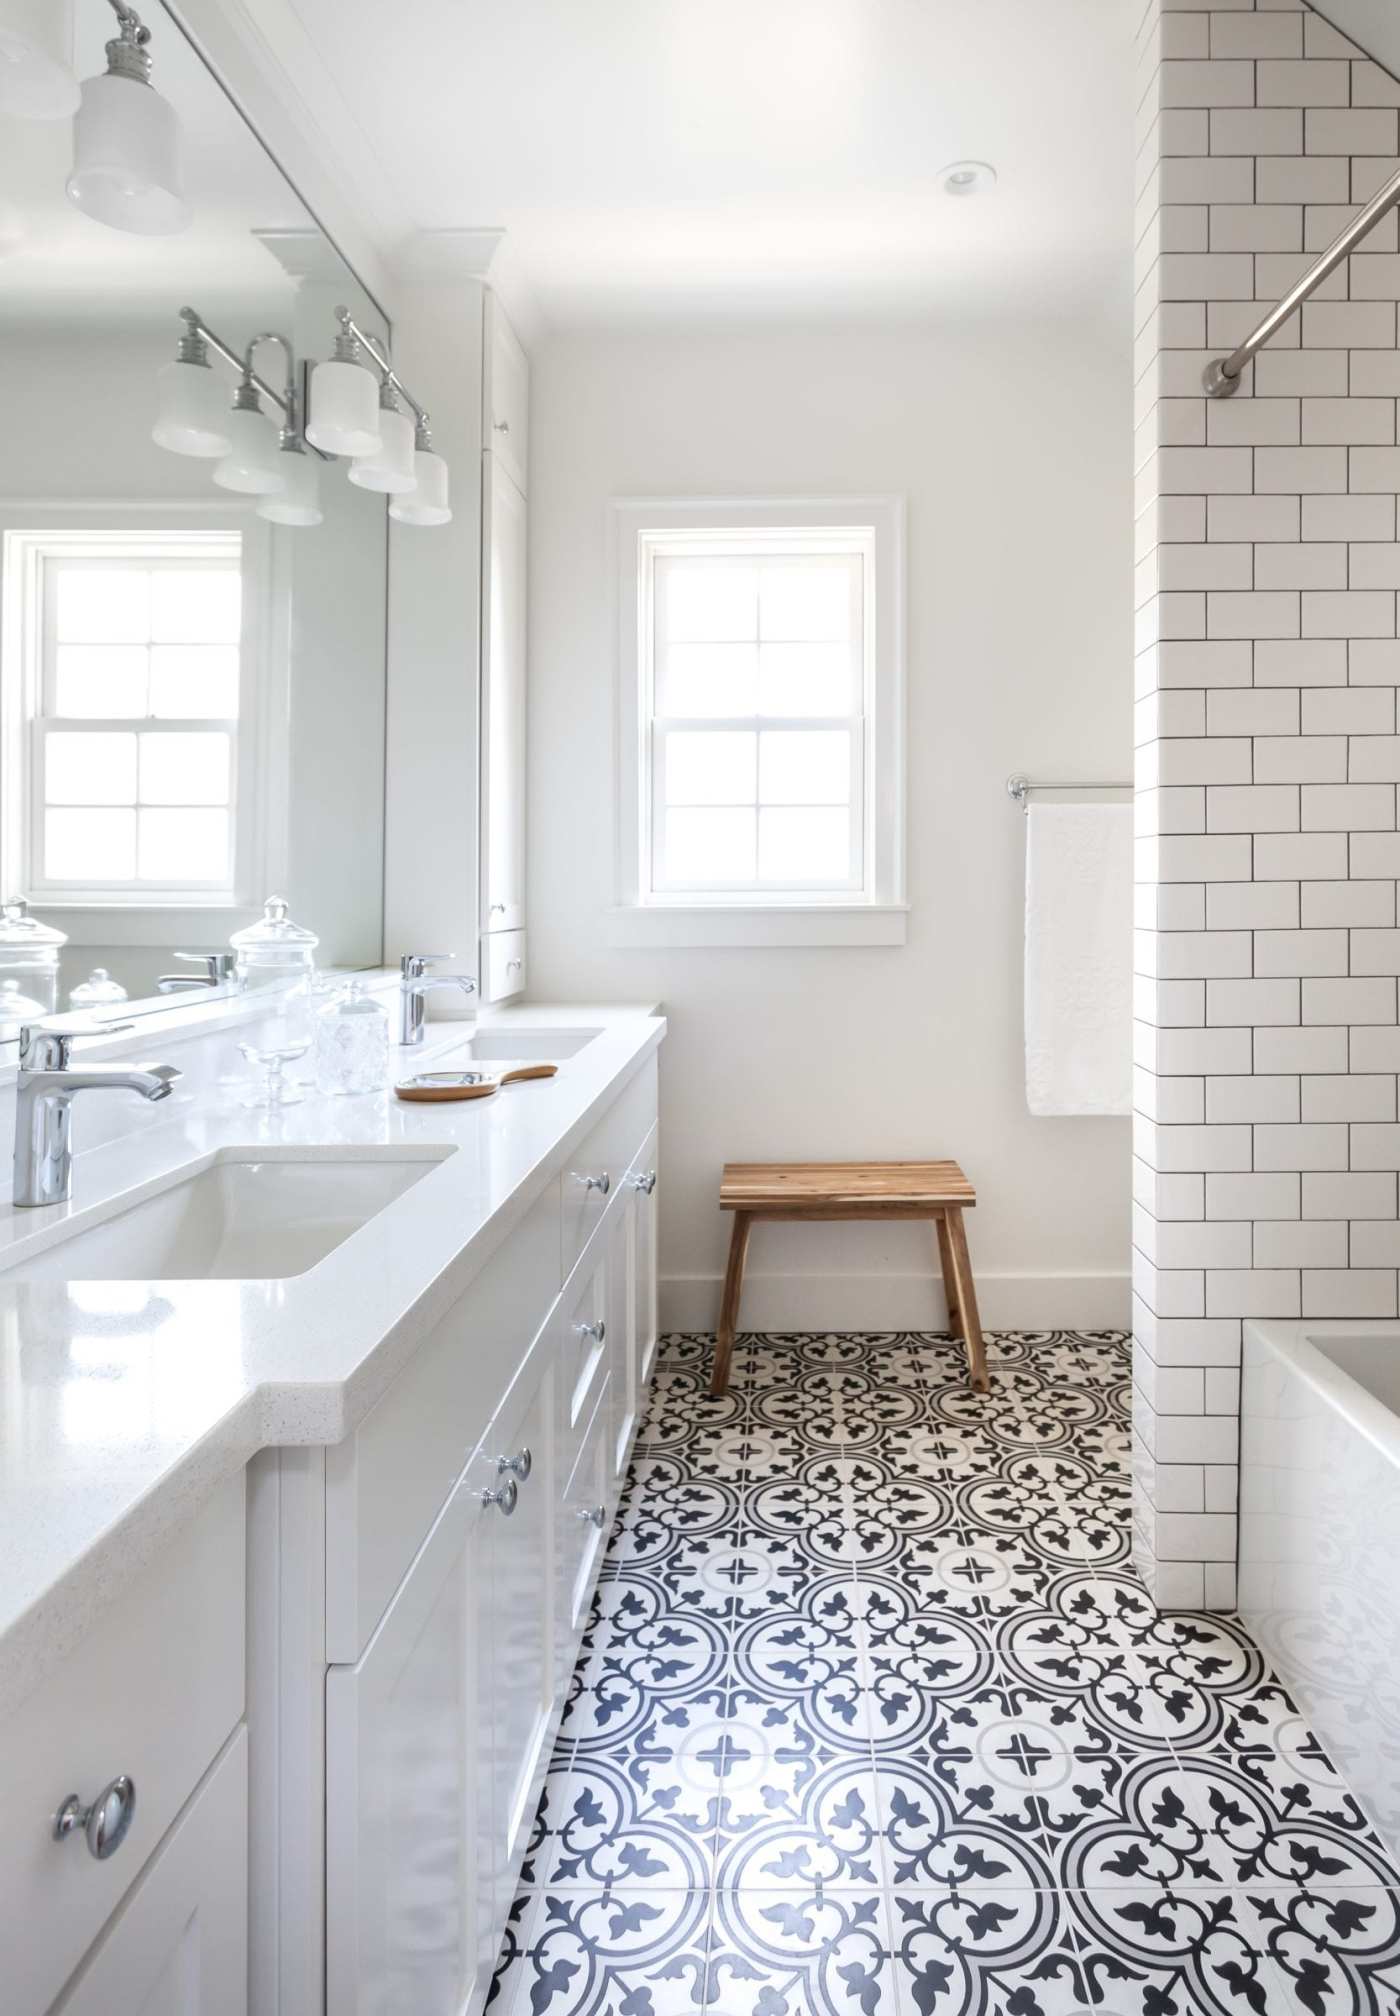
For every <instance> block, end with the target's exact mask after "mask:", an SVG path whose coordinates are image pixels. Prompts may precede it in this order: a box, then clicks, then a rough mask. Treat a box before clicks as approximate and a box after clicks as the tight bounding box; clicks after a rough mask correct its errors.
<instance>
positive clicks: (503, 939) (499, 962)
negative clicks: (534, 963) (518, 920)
mask: <svg viewBox="0 0 1400 2016" xmlns="http://www.w3.org/2000/svg"><path fill="white" fill-rule="evenodd" d="M481 955H482V985H483V987H484V989H485V991H484V993H483V996H482V999H483V1000H484V1001H486V1002H487V1003H490V1002H492V1001H507V1000H509V999H510V997H511V995H512V994H523V993H524V991H525V983H526V980H527V979H528V977H529V968H528V967H527V966H526V964H525V933H524V932H523V931H492V932H490V933H489V935H488V936H487V937H485V938H483V940H482V941H481Z"/></svg>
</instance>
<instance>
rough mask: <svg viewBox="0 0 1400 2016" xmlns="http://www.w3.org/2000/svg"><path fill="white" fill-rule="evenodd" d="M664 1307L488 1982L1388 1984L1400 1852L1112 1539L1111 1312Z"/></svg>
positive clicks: (1331, 2013)
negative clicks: (794, 1331) (983, 1359)
mask: <svg viewBox="0 0 1400 2016" xmlns="http://www.w3.org/2000/svg"><path fill="white" fill-rule="evenodd" d="M989 1343H990V1353H991V1359H992V1392H991V1394H990V1396H989V1397H980V1396H978V1395H977V1394H974V1393H973V1392H972V1391H971V1390H970V1389H969V1387H968V1385H967V1382H966V1378H965V1376H964V1373H963V1369H962V1361H961V1354H960V1352H959V1351H958V1350H956V1349H955V1348H953V1347H952V1346H950V1345H949V1344H948V1342H947V1341H946V1340H941V1339H938V1338H931V1337H915V1336H908V1335H878V1336H861V1337H852V1336H834V1335H827V1336H818V1335H804V1336H796V1337H783V1338H747V1339H745V1338H741V1339H740V1341H739V1346H738V1349H737V1350H736V1353H735V1359H734V1371H733V1384H732V1387H731V1390H730V1392H729V1394H728V1395H727V1396H726V1397H725V1398H724V1399H722V1400H711V1399H710V1398H709V1397H708V1395H707V1392H706V1382H707V1377H708V1369H709V1353H710V1339H708V1338H703V1337H695V1336H679V1337H673V1338H668V1339H667V1340H665V1342H664V1344H663V1347H662V1358H661V1362H660V1364H659V1367H658V1371H657V1375H656V1380H655V1385H654V1389H653V1393H652V1398H651V1405H650V1410H649V1413H648V1416H647V1419H646V1421H645V1422H644V1424H643V1427H642V1432H641V1435H640V1438H639V1440H638V1443H637V1447H636V1453H635V1459H634V1463H633V1469H632V1474H631V1476H630V1478H629V1480H628V1484H627V1489H626V1492H625V1495H624V1498H623V1502H622V1506H621V1510H620V1513H619V1517H618V1520H617V1523H616V1526H615V1529H614V1532H613V1536H612V1542H611V1546H610V1548H609V1552H608V1557H607V1562H606V1566H605V1568H604V1571H603V1579H602V1582H601V1584H600V1587H599V1590H598V1596H597V1601H596V1604H595V1609H594V1615H593V1619H592V1623H591V1625H590V1629H589V1632H588V1635H587V1638H586V1640H585V1644H584V1649H583V1654H582V1657H581V1659H580V1661H579V1665H578V1668H577V1671H576V1674H575V1677H574V1684H573V1691H572V1694H571V1698H570V1701H569V1705H568V1708H567V1710H566V1712H565V1716H564V1720H563V1725H562V1727H561V1730H560V1734H559V1741H558V1745H557V1748H556V1750H555V1754H554V1757H553V1760H552V1764H551V1769H550V1774H549V1777H548V1780H547V1783H546V1786H545V1790H544V1796H543V1799H542V1801H541V1805H540V1812H539V1817H538V1820H537V1823H536V1828H535V1834H534V1838H533V1840H532V1842H531V1848H530V1854H529V1858H528V1860H527V1862H526V1865H525V1869H524V1872H523V1875H522V1879H521V1894H520V1896H519V1898H518V1899H517V1901H516V1904H515V1906H514V1909H513V1911H512V1915H511V1924H510V1930H509V1933H508V1937H507V1941H506V1948H505V1951H504V1953H503V1954H502V1958H501V1964H500V1968H499V1971H498V1973H497V1977H496V1981H495V1984H494V1989H493V1994H492V2000H491V2004H490V2007H491V2008H492V2009H493V2011H495V2012H496V2016H682V2012H686V2016H693V2012H695V2011H697V2010H705V2011H710V2012H712V2016H846V2012H851V2016H1070V2012H1078V2011H1082V2010H1088V2009H1093V2010H1102V2011H1105V2012H1112V2016H1119V2012H1121V2016H1203V2012H1218V2011H1230V2012H1235V2011H1241V2012H1245V2011H1248V2012H1255V2016H1274V2012H1275V2011H1277V2012H1280V2016H1287V2012H1293V2011H1307V2012H1309V2016H1353V2012H1356V2016H1359V2012H1363V2011H1364V2012H1376V2016H1381V2012H1391V2016H1394V2012H1400V1874H1397V1872H1396V1870H1395V1869H1394V1868H1393V1867H1392V1865H1391V1863H1390V1862H1389V1860H1388V1859H1387V1856H1386V1853H1385V1851H1384V1849H1383V1848H1382V1846H1381V1843H1380V1842H1379V1840H1378V1839H1377V1838H1376V1836H1375V1834H1374V1832H1373V1831H1372V1829H1371V1827H1370V1825H1369V1824H1368V1822H1367V1820H1366V1818H1365V1816H1364V1814H1363V1813H1362V1811H1361V1809H1360V1808H1359V1807H1358V1805H1357V1804H1356V1802H1355V1800H1354V1799H1353V1798H1352V1797H1351V1796H1350V1794H1349V1793H1348V1791H1347V1789H1346V1787H1345V1786H1344V1785H1343V1784H1342V1782H1341V1780H1340V1779H1339V1778H1338V1777H1337V1775H1336V1773H1335V1772H1334V1770H1333V1769H1332V1767H1331V1765H1330V1764H1329V1762H1328V1759H1327V1757H1326V1756H1325V1755H1324V1753H1323V1751H1322V1750H1321V1748H1320V1746H1319V1744H1318V1743H1317V1741H1316V1740H1315V1738H1314V1737H1313V1736H1312V1735H1311V1733H1310V1732H1309V1730H1308V1729H1307V1728H1306V1726H1305V1725H1304V1724H1303V1722H1302V1720H1301V1718H1300V1716H1299V1715H1298V1712H1297V1711H1296V1709H1295V1708H1294V1706H1293V1704H1292V1702H1291V1701H1290V1700H1289V1698H1288V1696H1287V1695H1286V1693H1285V1692H1284V1691H1283V1689H1282V1687H1281V1686H1280V1685H1279V1684H1278V1682H1277V1681H1276V1680H1274V1679H1273V1678H1272V1676H1271V1675H1270V1673H1269V1672H1268V1670H1267V1668H1266V1667H1265V1664H1264V1661H1263V1659H1262V1658H1261V1656H1260V1654H1259V1652H1258V1651H1257V1650H1256V1649H1255V1647H1254V1646H1253V1645H1252V1644H1251V1642H1250V1641H1249V1639H1248V1638H1247V1637H1246V1635H1245V1634H1244V1632H1243V1631H1242V1630H1241V1629H1240V1627H1239V1625H1238V1624H1236V1623H1235V1622H1234V1621H1232V1620H1230V1619H1227V1618H1221V1617H1205V1616H1199V1617H1198V1616H1180V1615H1173V1616H1167V1617H1162V1616H1159V1615H1158V1614H1157V1613H1156V1612H1155V1611H1154V1609H1153V1607H1152V1605H1151V1603H1150V1602H1149V1601H1148V1599H1147V1597H1146V1595H1145V1593H1144V1590H1143V1588H1142V1585H1141V1583H1140V1582H1139V1581H1138V1580H1137V1579H1136V1577H1135V1576H1134V1574H1133V1571H1132V1569H1131V1567H1130V1565H1129V1561H1128V1518H1129V1478H1128V1407H1129V1390H1130V1386H1129V1363H1128V1353H1127V1347H1126V1344H1125V1342H1124V1340H1123V1339H1122V1338H1121V1337H1120V1336H1117V1335H1109V1334H1099V1335H1084V1334H1074V1333H1068V1332H1046V1333H1037V1334H1030V1333H1017V1334H1012V1335H1007V1334H1003V1335H1000V1336H997V1337H995V1338H993V1339H991V1340H989Z"/></svg>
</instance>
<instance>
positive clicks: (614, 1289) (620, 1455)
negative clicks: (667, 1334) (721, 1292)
mask: <svg viewBox="0 0 1400 2016" xmlns="http://www.w3.org/2000/svg"><path fill="white" fill-rule="evenodd" d="M636 1213H637V1197H636V1192H635V1191H634V1190H633V1189H632V1188H631V1186H630V1185H626V1184H624V1186H623V1195H622V1197H621V1198H620V1199H619V1201H618V1205H617V1208H616V1209H615V1210H614V1212H613V1214H612V1222H611V1224H610V1225H609V1227H608V1235H607V1236H608V1306H609V1308H610V1309H611V1310H612V1311H613V1312H614V1320H613V1323H612V1326H611V1328H610V1329H609V1331H608V1343H609V1346H610V1352H609V1358H608V1378H609V1387H610V1393H611V1405H612V1435H611V1440H610V1447H609V1480H610V1491H609V1496H610V1499H615V1497H616V1495H617V1494H616V1489H615V1487H616V1484H617V1482H618V1481H619V1480H620V1478H621V1477H622V1475H623V1473H624V1471H625V1470H626V1468H627V1455H628V1451H629V1450H630V1448H631V1446H632V1431H633V1429H634V1428H635V1427H636V1425H637V1347H636V1335H637V1321H636V1316H637V1311H636V1296H635V1295H634V1293H633V1284H632V1242H633V1230H634V1223H635V1219H636Z"/></svg>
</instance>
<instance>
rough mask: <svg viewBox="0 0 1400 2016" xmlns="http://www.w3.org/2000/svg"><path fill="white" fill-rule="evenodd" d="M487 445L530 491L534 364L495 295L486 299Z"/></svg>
mask: <svg viewBox="0 0 1400 2016" xmlns="http://www.w3.org/2000/svg"><path fill="white" fill-rule="evenodd" d="M485 362H486V401H485V405H486V411H485V415H484V418H485V422H486V430H485V443H486V446H487V447H488V448H489V449H490V450H491V451H492V453H493V454H495V455H497V456H499V457H500V460H501V462H502V463H503V464H504V466H505V468H506V469H507V471H508V472H509V474H510V477H511V480H512V481H513V482H514V484H515V486H516V488H517V489H518V490H522V491H525V492H527V493H528V491H529V488H530V481H529V466H530V363H529V359H528V358H527V357H526V355H525V352H524V351H523V350H522V349H521V347H520V339H519V337H518V336H517V335H516V333H515V331H514V330H513V329H512V328H511V326H510V323H509V322H508V321H507V320H506V317H505V311H504V310H503V308H502V307H501V304H500V302H499V301H498V300H497V299H496V297H495V295H494V294H492V293H490V292H489V291H488V293H487V296H486V359H485Z"/></svg>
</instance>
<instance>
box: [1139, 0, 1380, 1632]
mask: <svg viewBox="0 0 1400 2016" xmlns="http://www.w3.org/2000/svg"><path fill="white" fill-rule="evenodd" d="M1139 63H1140V72H1139V90H1140V103H1139V110H1138V122H1139V128H1138V146H1139V152H1138V181H1137V195H1138V204H1139V210H1138V220H1137V223H1138V251H1137V262H1138V263H1137V273H1136V283H1137V314H1136V341H1137V409H1136V412H1135V415H1134V421H1135V426H1136V443H1137V453H1136V473H1137V510H1138V513H1139V517H1138V545H1137V554H1136V559H1137V584H1138V592H1137V683H1136V694H1137V714H1136V738H1135V739H1136V742H1137V751H1136V765H1137V767H1136V778H1137V834H1138V840H1137V875H1138V892H1137V898H1138V900H1137V922H1138V930H1137V940H1136V960H1135V965H1136V974H1137V984H1136V990H1135V1001H1136V1009H1135V1013H1136V1015H1137V1018H1138V1020H1137V1026H1136V1031H1135V1039H1134V1061H1135V1065H1136V1069H1135V1073H1134V1082H1135V1087H1136V1092H1135V1105H1136V1108H1137V1118H1136V1122H1135V1134H1134V1154H1135V1158H1136V1159H1135V1169H1134V1183H1133V1194H1134V1198H1135V1200H1136V1202H1135V1209H1134V1214H1133V1224H1134V1234H1133V1237H1134V1246H1135V1253H1134V1268H1133V1282H1134V1294H1135V1302H1134V1307H1135V1326H1134V1340H1135V1341H1134V1378H1135V1394H1134V1436H1135V1444H1136V1446H1135V1451H1134V1457H1135V1460H1134V1477H1135V1493H1136V1503H1135V1513H1134V1524H1135V1547H1136V1554H1137V1560H1138V1565H1139V1567H1140V1568H1141V1570H1142V1572H1143V1574H1144V1576H1145V1577H1146V1579H1147V1581H1148V1584H1149V1587H1150V1588H1151V1589H1152V1590H1153V1592H1154V1594H1155V1596H1156V1597H1157V1600H1158V1601H1159V1603H1161V1604H1162V1605H1163V1606H1164V1607H1167V1608H1181V1607H1187V1608H1195V1607H1205V1608H1220V1607H1229V1606H1230V1605H1232V1604H1233V1602H1234V1599H1235V1587H1234V1573H1235V1565H1234V1564H1235V1552H1236V1521H1235V1507H1236V1502H1237V1491H1238V1475H1237V1469H1236V1464H1237V1457H1238V1433H1239V1430H1238V1414H1239V1365H1240V1344H1241V1331H1242V1325H1243V1323H1244V1321H1245V1319H1246V1318H1248V1317H1251V1316H1279V1317H1358V1318H1373V1317H1394V1316H1395V1315H1396V1314H1397V1307H1398V1306H1400V1305H1398V1304H1397V1268H1400V1219H1397V1215H1396V1202H1397V1198H1396V1185H1397V1175H1396V1172H1397V1171H1400V1124H1397V1113H1398V1112H1400V1109H1398V1108H1397V1098H1396V1073H1397V1070H1400V1024H1397V1019H1396V1016H1397V995H1396V983H1397V976H1400V928H1397V926H1398V925H1400V909H1398V908H1397V901H1396V878H1397V876H1400V830H1397V803H1396V787H1397V784H1400V733H1397V730H1400V718H1398V717H1397V702H1396V695H1397V688H1400V631H1397V606H1396V597H1397V591H1400V545H1397V543H1396V530H1397V526H1396V490H1397V487H1400V446H1397V442H1400V433H1397V418H1396V400H1397V398H1400V352H1397V345H1396V336H1397V323H1396V314H1397V301H1400V251H1398V250H1397V245H1400V239H1397V232H1396V223H1395V218H1394V216H1393V215H1392V216H1391V217H1390V218H1388V219H1387V220H1386V221H1385V224H1384V225H1383V226H1382V228H1380V229H1379V230H1377V231H1376V232H1375V233H1374V234H1373V236H1372V237H1371V238H1370V239H1369V240H1368V241H1367V243H1366V245H1365V246H1364V248H1363V249H1361V250H1360V251H1358V252H1356V253H1354V254H1353V255H1352V257H1351V259H1350V260H1349V261H1347V262H1346V264H1345V265H1344V266H1342V267H1341V268H1339V269H1338V271H1337V272H1336V274H1334V275H1333V276H1332V278H1331V279H1330V280H1329V281H1328V282H1327V283H1326V285H1325V286H1324V287H1323V288H1322V289H1321V290H1320V291H1319V293H1318V294H1317V295H1316V296H1314V298H1313V299H1312V300H1311V301H1310V302H1308V304H1307V305H1306V306H1305V307H1304V309H1303V311H1302V314H1301V315H1300V316H1297V317H1295V318H1294V320H1293V321H1292V322H1291V323H1290V324H1289V325H1288V326H1287V327H1286V328H1285V329H1283V330H1282V331H1281V332H1280V333H1279V335H1278V336H1277V337H1275V339H1274V341H1273V342H1272V344H1271V345H1270V346H1269V348H1268V349H1267V350H1266V351H1265V352H1264V353H1263V354H1262V355H1261V356H1260V358H1259V359H1258V360H1257V362H1256V363H1255V364H1254V365H1253V366H1252V367H1251V368H1249V369H1247V370H1246V372H1245V374H1244V377H1243V381H1242V383H1241V386H1240V390H1239V392H1238V393H1237V394H1236V395H1235V397H1234V398H1232V399H1228V400H1207V399H1206V398H1205V397H1204V395H1203V393H1202V390H1201V371H1202V367H1203V366H1204V365H1205V364H1206V363H1207V362H1208V361H1209V360H1210V359H1211V358H1212V357H1213V356H1218V355H1219V354H1221V353H1222V352H1223V351H1227V350H1229V349H1231V348H1233V346H1234V345H1235V344H1236V343H1238V342H1239V341H1240V340H1241V339H1242V338H1243V337H1244V336H1246V335H1247V334H1248V333H1249V331H1250V330H1251V328H1252V327H1253V325H1254V324H1255V323H1256V322H1257V320H1258V319H1259V317H1260V316H1261V315H1262V314H1263V313H1264V312H1265V310H1266V309H1267V308H1268V307H1270V306H1271V305H1272V304H1273V301H1274V300H1275V298H1276V297H1277V296H1278V295H1279V294H1281V293H1283V292H1284V291H1285V290H1286V289H1287V288H1288V287H1289V286H1290V285H1291V284H1292V282H1293V281H1294V280H1295V279H1296V278H1297V277H1298V275H1299V274H1300V273H1302V272H1303V271H1304V270H1305V268H1306V267H1307V265H1308V264H1309V263H1310V260H1311V258H1312V257H1313V256H1314V255H1315V254H1316V253H1317V252H1319V251H1321V250H1322V249H1323V248H1324V247H1325V246H1326V245H1327V244H1329V243H1330V242H1331V240H1332V239H1333V238H1334V237H1335V235H1336V233H1337V231H1338V230H1339V229H1340V228H1341V226H1342V224H1343V223H1344V222H1345V221H1346V220H1347V219H1348V218H1349V217H1350V216H1351V215H1352V214H1353V209H1354V206H1355V205H1357V204H1359V203H1362V202H1364V201H1365V200H1366V199H1367V198H1368V197H1370V196H1371V195H1372V194H1373V193H1374V192H1375V190H1376V189H1377V188H1378V187H1379V186H1380V184H1381V182H1382V181H1384V180H1385V179H1386V177H1387V176H1389V175H1390V174H1392V173H1393V172H1394V170H1395V167H1396V165H1397V162H1398V161H1400V85H1397V83H1396V81H1395V79H1394V78H1392V77H1390V76H1389V75H1388V74H1387V73H1386V72H1385V71H1383V70H1382V69H1380V68H1379V66H1378V65H1376V64H1375V63H1373V62H1371V61H1369V60H1368V59H1367V58H1366V56H1365V55H1364V53H1363V52H1362V51H1361V50H1360V49H1357V48H1356V47H1354V46H1353V44H1351V43H1350V42H1348V41H1347V40H1346V38H1345V37H1344V36H1342V35H1341V34H1339V33H1338V31H1337V30H1336V29H1335V28H1333V27H1331V26H1330V24H1328V23H1327V22H1325V21H1323V20H1322V19H1320V18H1319V17H1318V16H1317V15H1316V14H1314V13H1313V12H1312V11H1311V10H1310V9H1309V8H1308V7H1306V6H1305V5H1304V4H1302V0H1258V4H1257V5H1256V4H1255V0H1228V4H1227V0H1217V4H1216V5H1215V6H1213V7H1212V6H1205V5H1203V6H1195V5H1192V4H1191V0H1184V4H1183V0H1151V4H1150V5H1149V6H1148V8H1147V12H1146V15H1145V18H1144V19H1143V22H1142V26H1141V30H1140V40H1139Z"/></svg>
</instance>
